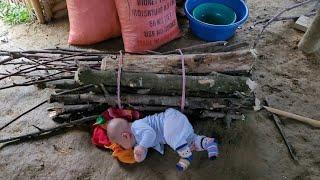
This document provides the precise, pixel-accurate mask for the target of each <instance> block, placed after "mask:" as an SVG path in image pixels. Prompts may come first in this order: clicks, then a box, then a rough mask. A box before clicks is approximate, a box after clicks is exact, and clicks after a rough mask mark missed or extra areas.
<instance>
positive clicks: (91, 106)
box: [0, 42, 255, 122]
mask: <svg viewBox="0 0 320 180" xmlns="http://www.w3.org/2000/svg"><path fill="white" fill-rule="evenodd" d="M243 44H244V43H238V44H233V45H226V43H225V42H214V43H206V44H200V45H196V46H191V47H187V48H183V49H182V50H183V52H184V53H185V55H184V56H183V58H184V59H185V69H186V77H185V79H186V87H185V88H186V102H185V111H184V113H186V114H187V115H190V116H191V115H192V116H195V117H197V118H214V119H217V118H226V117H227V118H231V119H240V118H243V116H242V114H243V110H246V109H251V108H252V106H253V102H254V98H253V95H252V93H251V89H250V87H249V85H248V83H250V82H251V80H250V79H249V77H250V70H251V67H252V64H253V62H254V58H255V56H254V53H253V52H252V51H250V50H237V51H230V50H234V49H236V48H239V47H241V46H243ZM208 49H209V50H210V51H211V52H215V53H204V52H205V51H208ZM224 51H230V52H224ZM194 52H199V53H197V54H194ZM147 53H149V54H144V55H139V54H135V55H133V54H124V55H123V65H122V73H121V78H120V84H121V87H120V89H121V102H122V104H123V106H124V107H125V108H133V109H136V110H139V111H141V112H144V113H145V114H149V113H155V112H159V111H163V110H165V109H166V108H169V107H173V108H176V109H179V107H180V106H181V92H182V67H181V58H182V56H181V55H179V53H178V52H177V51H168V52H162V53H160V52H147ZM0 55H2V56H3V57H5V58H4V59H3V60H2V61H0V64H1V65H6V66H8V67H10V66H13V67H14V71H13V70H8V69H10V68H7V71H6V72H2V73H1V72H0V73H1V76H0V80H2V79H6V78H12V77H15V76H19V77H25V78H26V79H29V80H27V81H24V82H21V81H20V82H14V83H13V84H12V85H7V86H3V87H0V90H2V89H8V88H15V87H18V86H30V85H37V86H38V87H39V88H53V89H55V91H56V93H55V94H52V95H51V97H50V101H49V102H50V103H52V107H51V108H49V109H48V110H49V115H50V117H52V118H53V119H54V120H56V121H58V122H70V121H72V120H76V119H79V118H83V117H86V116H90V115H97V114H100V113H101V112H103V111H104V110H105V109H106V108H107V107H115V106H116V105H117V97H116V90H117V88H116V85H117V78H116V77H117V72H118V62H119V59H120V54H119V52H107V51H94V50H79V49H74V50H71V49H63V48H57V49H46V50H37V51H15V52H13V51H11V52H8V51H1V52H0Z"/></svg>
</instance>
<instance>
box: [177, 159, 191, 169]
mask: <svg viewBox="0 0 320 180" xmlns="http://www.w3.org/2000/svg"><path fill="white" fill-rule="evenodd" d="M190 163H191V162H190V161H189V160H188V159H185V158H181V159H180V160H179V162H178V163H177V164H176V168H177V170H178V171H185V170H186V169H187V168H188V167H189V165H190Z"/></svg>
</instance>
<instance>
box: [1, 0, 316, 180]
mask: <svg viewBox="0 0 320 180" xmlns="http://www.w3.org/2000/svg"><path fill="white" fill-rule="evenodd" d="M294 2H297V1H292V0H285V1H280V0H274V1H271V0H267V1H264V0H255V1H253V0H250V1H248V5H249V8H250V19H249V21H248V23H247V24H246V25H244V26H243V27H242V29H239V30H238V33H237V34H236V36H235V37H234V38H233V39H232V40H231V41H248V42H252V40H253V39H254V36H255V34H256V33H257V32H258V30H259V28H257V29H253V30H250V29H249V27H250V26H251V25H252V22H254V21H255V20H260V19H263V18H265V17H269V16H270V15H273V14H275V13H276V12H278V10H279V9H281V7H285V6H286V5H288V4H289V3H294ZM306 10H307V8H302V9H299V10H295V11H293V12H290V13H287V14H286V15H294V14H300V13H302V12H304V11H306ZM291 25H292V22H290V21H289V22H278V23H276V24H274V25H272V26H271V27H270V28H268V29H267V31H266V32H265V34H264V35H263V37H262V38H261V40H260V44H259V46H258V47H257V51H258V53H259V58H258V60H257V62H256V64H255V66H254V70H253V79H254V80H255V81H257V83H258V84H259V87H258V89H257V91H256V95H257V97H259V98H260V99H263V98H265V97H268V98H270V101H271V103H270V106H273V107H276V108H279V109H283V110H286V111H291V112H295V113H297V114H301V115H305V116H308V117H311V118H314V119H320V111H319V109H320V99H319V97H320V90H319V89H320V79H319V75H320V65H319V64H320V63H319V62H320V61H319V59H311V58H309V57H306V56H304V55H303V54H302V53H301V52H300V51H299V50H297V48H296V45H297V43H298V42H299V40H300V38H301V37H302V35H303V33H301V32H298V31H296V30H294V29H292V28H291ZM182 27H184V32H185V33H186V34H185V35H184V37H183V38H181V39H179V40H176V41H174V42H171V43H170V44H168V45H166V46H164V47H162V49H173V48H176V47H183V46H187V45H189V44H194V43H199V42H200V41H199V40H197V39H196V38H195V37H193V36H192V35H191V34H190V33H189V32H188V31H187V29H186V26H185V25H184V24H183V25H182ZM6 32H8V33H6ZM0 36H1V37H0V39H3V38H4V39H5V40H8V42H0V49H9V50H21V49H23V50H30V49H41V48H52V47H54V46H62V47H63V46H68V45H67V44H66V42H67V38H68V21H67V20H60V21H57V22H54V23H51V24H49V25H39V24H37V23H33V24H29V25H17V26H12V27H10V26H7V25H4V24H3V23H2V22H1V21H0ZM122 46H123V45H122V43H121V39H113V40H110V41H106V42H103V43H100V44H97V45H95V46H91V47H90V48H96V49H109V50H110V49H113V50H117V49H121V48H122ZM0 71H1V72H2V71H4V69H3V68H2V67H0ZM13 81H19V79H17V78H15V79H8V80H6V81H1V82H0V85H1V86H2V85H5V84H8V83H12V82H13ZM50 93H51V90H49V89H45V90H38V89H37V88H35V87H23V88H17V89H8V90H3V91H1V92H0V102H1V103H0V126H1V125H3V124H5V123H6V122H8V121H9V120H10V119H12V118H13V117H15V116H17V115H19V114H20V113H21V112H23V111H25V110H26V109H28V107H29V106H33V105H36V104H37V103H38V102H41V101H42V100H44V99H46V98H47V97H48V96H49V95H50ZM47 107H48V105H45V106H42V107H41V108H39V109H37V110H36V111H33V112H32V113H29V114H28V115H26V116H24V117H22V118H21V119H19V120H18V121H17V122H15V123H13V124H12V125H10V126H9V127H7V128H6V129H5V130H3V131H1V132H0V138H1V139H2V138H5V137H9V136H16V135H19V134H24V133H28V132H33V131H36V129H35V128H34V127H32V125H37V126H39V127H51V126H54V125H55V123H54V122H53V121H52V120H51V119H50V118H49V117H48V115H47V112H46V108H47ZM282 121H283V124H284V130H285V132H286V134H287V136H288V138H289V141H290V142H291V143H292V145H293V147H294V149H295V151H296V154H297V156H298V158H299V163H294V162H293V161H292V160H291V159H290V157H289V155H288V151H287V149H286V146H285V145H284V143H283V140H282V139H281V136H280V135H279V133H278V131H277V129H276V127H275V125H274V123H273V121H272V119H270V118H269V117H268V114H267V113H266V112H249V113H248V117H247V118H246V120H245V121H238V122H234V123H233V124H232V127H231V128H230V129H227V128H225V125H224V124H223V123H222V122H220V121H201V120H193V121H192V123H193V124H194V126H195V130H196V131H197V132H198V133H200V134H205V135H210V134H211V133H212V132H213V131H215V132H216V133H218V134H219V135H220V136H221V140H222V141H221V142H222V144H221V146H220V147H221V156H220V158H219V159H217V160H216V161H209V160H207V157H206V154H205V153H198V154H195V160H194V162H193V164H192V166H191V167H190V169H189V170H188V171H186V172H183V173H180V172H177V171H176V170H175V166H174V165H175V163H176V162H177V160H178V156H177V155H176V154H175V153H174V152H172V151H171V150H170V148H166V154H165V156H161V155H160V154H158V153H157V152H155V151H151V152H150V154H149V157H148V159H147V160H146V161H145V162H143V163H142V164H136V165H130V166H128V165H123V164H119V163H118V162H117V161H116V160H114V159H113V158H112V157H111V155H110V153H109V152H105V151H102V150H100V149H97V148H96V147H94V146H93V145H92V144H91V142H90V134H89V133H88V132H87V131H86V130H80V129H78V130H74V131H70V132H66V133H62V134H60V135H57V136H54V137H51V138H48V139H42V140H37V141H32V142H26V143H22V144H16V145H10V146H5V147H2V148H1V147H0V179H170V180H171V179H213V178H216V179H314V180H316V179H319V178H320V157H319V153H320V141H319V138H320V130H317V129H314V128H312V127H309V126H307V125H304V124H301V123H298V122H295V121H293V120H289V119H282Z"/></svg>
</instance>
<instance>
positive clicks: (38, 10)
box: [30, 0, 45, 24]
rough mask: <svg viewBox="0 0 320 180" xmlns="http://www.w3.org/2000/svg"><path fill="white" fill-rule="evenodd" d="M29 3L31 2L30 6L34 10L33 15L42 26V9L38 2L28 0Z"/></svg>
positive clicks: (43, 21)
mask: <svg viewBox="0 0 320 180" xmlns="http://www.w3.org/2000/svg"><path fill="white" fill-rule="evenodd" d="M30 1H31V5H32V7H33V9H34V12H35V14H36V16H37V19H38V21H39V22H40V23H41V24H44V23H45V19H44V16H43V13H42V8H41V5H40V2H39V0H30Z"/></svg>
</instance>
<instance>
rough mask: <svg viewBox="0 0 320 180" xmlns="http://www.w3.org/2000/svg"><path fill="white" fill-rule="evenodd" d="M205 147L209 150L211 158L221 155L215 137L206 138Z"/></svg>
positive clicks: (204, 140)
mask: <svg viewBox="0 0 320 180" xmlns="http://www.w3.org/2000/svg"><path fill="white" fill-rule="evenodd" d="M202 143H203V147H204V149H206V150H207V151H208V157H209V159H210V160H214V159H216V158H217V157H218V155H219V150H218V143H217V141H216V139H214V138H204V139H203V142H202Z"/></svg>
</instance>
